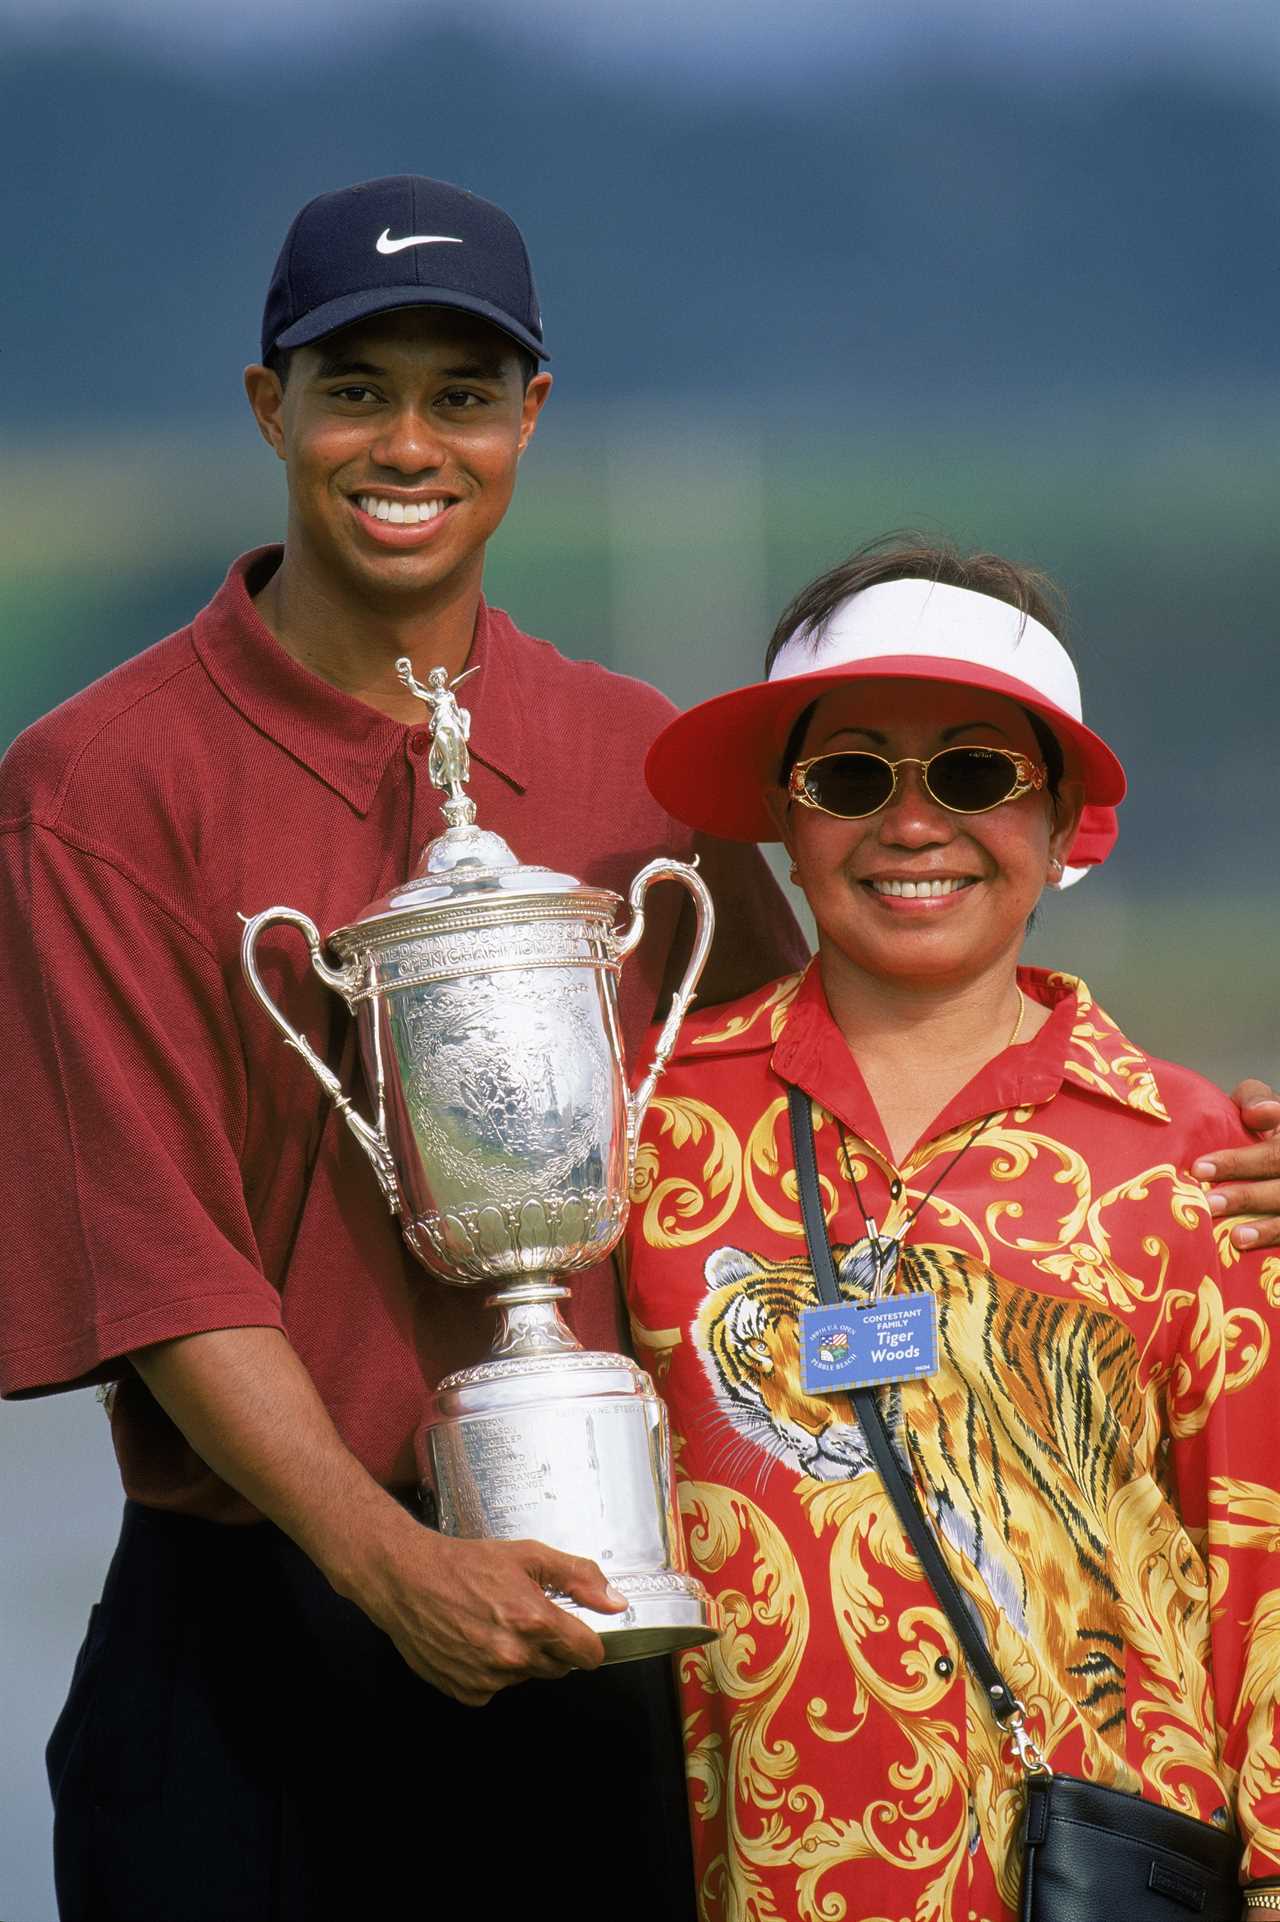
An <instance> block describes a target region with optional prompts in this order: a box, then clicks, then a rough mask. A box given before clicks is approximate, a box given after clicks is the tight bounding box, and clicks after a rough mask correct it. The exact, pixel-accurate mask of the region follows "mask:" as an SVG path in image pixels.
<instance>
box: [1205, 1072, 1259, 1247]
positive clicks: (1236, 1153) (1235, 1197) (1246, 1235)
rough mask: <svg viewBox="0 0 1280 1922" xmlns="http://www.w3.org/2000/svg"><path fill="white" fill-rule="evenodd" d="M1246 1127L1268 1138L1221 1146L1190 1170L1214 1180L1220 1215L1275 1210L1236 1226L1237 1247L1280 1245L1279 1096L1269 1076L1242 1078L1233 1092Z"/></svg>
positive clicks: (1214, 1206) (1214, 1203)
mask: <svg viewBox="0 0 1280 1922" xmlns="http://www.w3.org/2000/svg"><path fill="white" fill-rule="evenodd" d="M1231 1099H1232V1100H1233V1101H1234V1102H1235V1104H1236V1106H1237V1108H1239V1110H1240V1117H1241V1119H1242V1121H1243V1122H1244V1125H1245V1127H1246V1128H1249V1129H1251V1130H1252V1132H1253V1133H1254V1134H1256V1135H1261V1136H1262V1137H1263V1138H1262V1140H1260V1141H1259V1142H1258V1144H1257V1146H1256V1147H1254V1148H1222V1149H1218V1150H1215V1151H1214V1152H1213V1154H1212V1155H1211V1156H1206V1157H1205V1158H1204V1159H1202V1160H1200V1161H1197V1162H1196V1163H1195V1165H1194V1167H1193V1168H1192V1170H1191V1172H1192V1174H1193V1175H1194V1176H1195V1177H1196V1180H1197V1181H1203V1182H1206V1183H1211V1184H1212V1187H1211V1191H1210V1194H1209V1207H1210V1210H1211V1211H1212V1212H1213V1213H1214V1214H1215V1215H1252V1214H1260V1215H1270V1216H1271V1220H1269V1221H1250V1222H1244V1223H1242V1224H1241V1225H1240V1226H1239V1227H1238V1228H1233V1229H1232V1230H1231V1239H1232V1241H1233V1242H1234V1243H1235V1245H1236V1247H1237V1248H1276V1247H1280V1096H1277V1094H1276V1092H1275V1089H1274V1088H1269V1087H1268V1086H1267V1084H1266V1082H1265V1081H1242V1082H1241V1083H1240V1086H1239V1087H1238V1088H1236V1089H1235V1090H1234V1091H1233V1093H1232V1096H1231Z"/></svg>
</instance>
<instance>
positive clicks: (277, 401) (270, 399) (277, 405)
mask: <svg viewBox="0 0 1280 1922" xmlns="http://www.w3.org/2000/svg"><path fill="white" fill-rule="evenodd" d="M244 391H245V393H246V394H247V395H248V396H249V405H250V407H251V408H252V409H253V417H254V419H255V420H256V421H257V423H258V432H259V433H260V434H261V435H262V438H263V440H264V441H266V443H267V446H268V447H269V448H271V450H272V452H273V453H274V454H275V455H276V457H277V459H278V460H283V459H284V458H285V452H284V388H283V387H282V386H281V385H280V377H279V375H278V374H273V373H272V371H271V369H270V368H269V367H263V366H261V365H260V364H259V363H257V362H255V363H254V365H253V366H252V367H246V368H245V370H244Z"/></svg>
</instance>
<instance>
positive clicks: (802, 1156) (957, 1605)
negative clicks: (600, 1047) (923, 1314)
mask: <svg viewBox="0 0 1280 1922" xmlns="http://www.w3.org/2000/svg"><path fill="white" fill-rule="evenodd" d="M787 1105H788V1107H789V1108H790V1111H791V1145H792V1150H793V1152H794V1154H795V1159H796V1177H797V1180H798V1182H799V1184H800V1209H801V1213H802V1214H803V1216H804V1233H805V1240H806V1241H807V1243H808V1245H809V1263H810V1266H811V1267H812V1269H813V1278H814V1281H815V1283H816V1284H817V1289H818V1294H819V1296H820V1297H821V1299H822V1300H823V1301H824V1302H826V1303H827V1304H828V1305H829V1306H832V1307H834V1306H835V1305H836V1304H837V1303H838V1302H839V1301H840V1298H841V1297H840V1284H839V1281H838V1279H837V1276H836V1267H835V1262H834V1261H833V1260H832V1258H831V1243H830V1241H829V1240H828V1238H827V1224H826V1222H825V1220H824V1219H823V1214H822V1191H821V1189H820V1188H819V1186H818V1158H817V1154H816V1151H815V1149H814V1145H813V1112H812V1109H811V1107H810V1103H809V1097H808V1095H807V1094H803V1093H802V1092H801V1090H800V1089H799V1088H789V1089H788V1090H787ZM847 1392H848V1395H849V1399H850V1401H851V1402H852V1403H853V1406H854V1408H855V1410H856V1412H857V1416H858V1420H859V1422H860V1423H861V1425H862V1432H863V1435H864V1436H865V1437H866V1442H867V1447H868V1448H869V1449H870V1451H871V1456H872V1460H873V1461H874V1462H875V1465H876V1467H877V1468H878V1470H879V1471H880V1479H881V1481H883V1483H884V1486H885V1493H886V1494H887V1495H888V1497H889V1500H890V1501H891V1502H892V1503H893V1506H894V1508H895V1509H896V1511H897V1515H898V1520H899V1521H900V1522H901V1523H902V1526H903V1528H904V1529H905V1530H906V1534H907V1539H908V1541H909V1542H910V1543H911V1546H912V1548H914V1550H915V1552H916V1555H917V1557H918V1558H919V1561H920V1566H921V1567H922V1568H923V1570H924V1573H925V1579H926V1580H927V1582H928V1583H929V1586H930V1587H931V1588H932V1590H933V1592H934V1595H935V1596H936V1597H937V1601H938V1605H939V1607H940V1608H941V1609H942V1612H943V1614H944V1615H945V1616H946V1618H947V1620H948V1621H949V1622H950V1624H951V1627H952V1630H953V1632H954V1634H955V1638H956V1640H957V1641H958V1642H959V1644H960V1646H961V1648H962V1649H963V1650H964V1653H965V1658H966V1660H967V1661H968V1663H969V1666H970V1668H971V1669H972V1670H973V1672H974V1674H975V1675H976V1676H977V1678H978V1681H979V1682H980V1683H981V1685H982V1687H983V1689H984V1690H985V1692H986V1696H987V1700H988V1701H989V1702H990V1704H991V1707H992V1710H993V1712H994V1714H995V1718H996V1720H997V1721H998V1722H1003V1721H1005V1720H1006V1718H1007V1717H1008V1716H1010V1715H1012V1714H1013V1713H1014V1711H1015V1709H1016V1708H1017V1706H1018V1701H1017V1697H1016V1696H1015V1695H1014V1692H1013V1690H1012V1689H1011V1688H1010V1687H1009V1684H1008V1683H1007V1682H1006V1681H1005V1679H1004V1676H1003V1675H1002V1674H1001V1673H1000V1671H999V1669H998V1668H997V1667H996V1665H995V1662H994V1661H993V1659H992V1656H991V1651H990V1649H989V1648H988V1647H987V1645H986V1642H985V1641H984V1640H983V1637H982V1631H981V1630H980V1629H979V1627H978V1624H977V1622H976V1620H975V1618H974V1614H973V1610H972V1608H971V1606H970V1603H969V1601H968V1599H967V1597H966V1596H965V1594H964V1591H963V1590H962V1589H961V1588H960V1586H959V1584H958V1583H957V1582H956V1579H955V1577H954V1576H953V1575H952V1573H951V1570H950V1569H949V1568H948V1567H947V1564H946V1562H945V1561H944V1560H943V1558H942V1551H941V1549H940V1548H939V1547H938V1543H937V1538H936V1536H935V1535H934V1532H933V1530H932V1529H931V1528H930V1526H929V1523H928V1521H927V1519H926V1517H925V1513H924V1510H923V1509H922V1508H921V1506H920V1502H919V1498H918V1497H917V1495H916V1491H915V1488H914V1487H913V1485H912V1482H911V1478H910V1476H909V1475H908V1474H907V1473H906V1471H905V1470H904V1468H903V1466H902V1464H901V1462H900V1461H899V1460H898V1457H897V1456H896V1455H895V1454H894V1452H893V1444H892V1443H891V1442H890V1440H889V1431H888V1429H887V1428H886V1427H885V1425H884V1420H883V1417H882V1416H881V1414H880V1405H879V1403H878V1402H877V1400H876V1397H875V1392H874V1390H873V1389H870V1388H851V1389H849V1390H848V1391H847Z"/></svg>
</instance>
